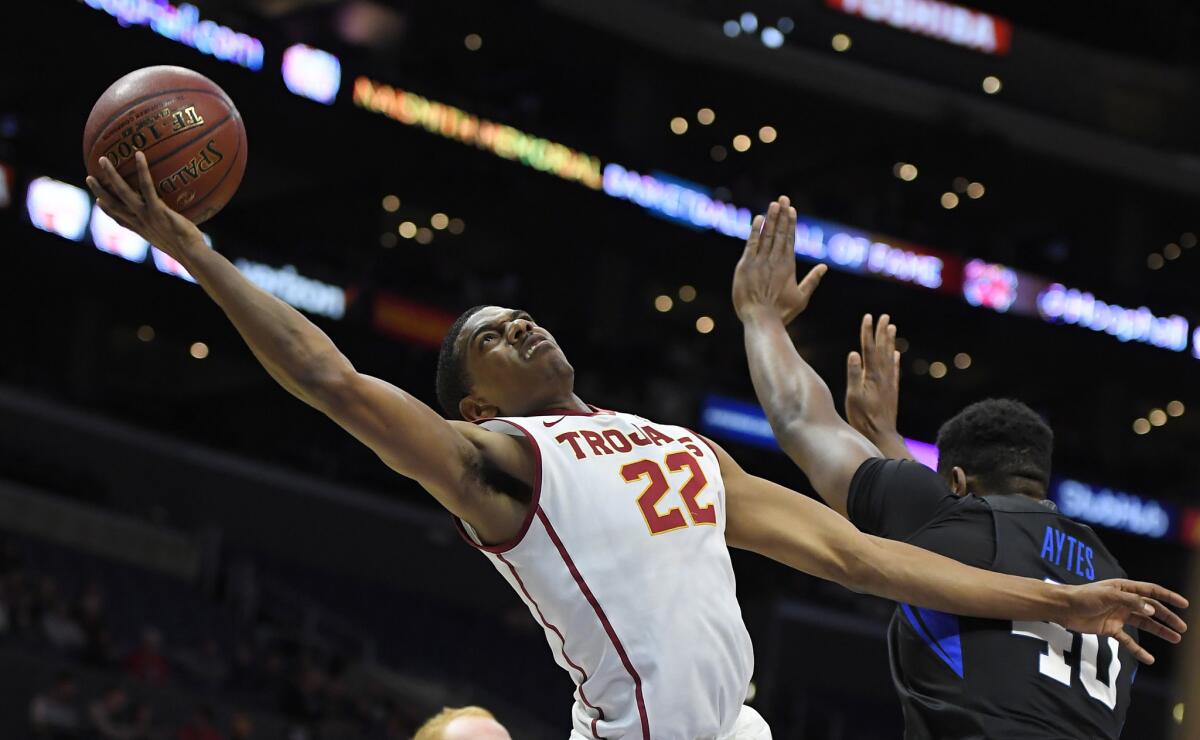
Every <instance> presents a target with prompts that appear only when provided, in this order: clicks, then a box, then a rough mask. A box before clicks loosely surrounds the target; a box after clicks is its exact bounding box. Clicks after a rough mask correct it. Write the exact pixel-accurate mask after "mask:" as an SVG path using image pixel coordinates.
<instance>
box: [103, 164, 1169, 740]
mask: <svg viewBox="0 0 1200 740" xmlns="http://www.w3.org/2000/svg"><path fill="white" fill-rule="evenodd" d="M102 170H103V174H102V178H103V184H102V183H101V182H99V181H97V180H95V179H92V178H89V179H88V186H89V187H90V188H91V189H92V192H93V193H94V194H95V195H96V197H97V200H98V202H99V204H100V206H101V208H103V209H104V210H105V212H107V213H108V214H109V215H110V216H112V217H113V218H115V219H116V220H117V221H118V222H119V223H121V224H122V225H124V226H126V227H128V228H131V229H133V230H134V231H136V232H138V233H139V234H141V235H142V236H143V237H144V238H146V239H147V240H148V241H150V242H151V243H153V244H155V245H156V246H158V247H159V248H160V249H162V250H163V251H165V252H167V253H168V254H170V255H171V256H172V257H174V258H175V259H177V260H179V262H180V263H182V264H183V266H184V267H185V268H186V269H187V270H188V272H189V273H191V275H192V276H193V277H194V278H195V279H196V281H197V282H198V283H199V284H200V286H201V287H203V288H204V290H205V291H206V292H207V293H208V294H209V296H211V297H212V298H213V300H214V301H216V303H217V304H218V305H219V306H220V307H221V308H222V309H223V310H224V311H225V313H226V315H227V316H228V317H229V319H230V320H231V321H232V322H233V324H234V326H235V327H236V328H237V329H238V331H239V332H240V333H241V335H242V337H243V338H244V339H245V340H246V343H247V344H248V345H249V347H250V349H251V351H252V352H253V353H254V355H255V356H256V357H257V358H258V360H259V361H260V362H261V363H262V365H263V367H264V368H266V370H267V372H268V373H270V374H271V376H272V377H273V378H275V380H277V381H278V382H279V383H280V384H281V385H282V386H283V387H284V388H286V389H287V390H288V391H290V392H291V393H292V394H293V395H295V396H296V397H297V398H299V399H301V400H302V401H304V402H305V403H307V404H309V405H311V406H312V407H314V408H316V409H318V410H320V411H321V412H323V413H325V414H326V415H327V416H329V418H331V419H333V420H334V421H335V422H337V423H338V424H339V425H341V426H342V427H343V428H344V429H346V430H347V431H348V432H349V433H350V434H352V435H354V436H355V437H356V438H358V439H359V440H361V441H362V442H363V443H364V444H366V445H368V446H369V447H370V448H371V449H372V450H374V451H375V452H376V453H377V454H378V455H379V457H380V458H381V459H382V460H383V461H384V462H385V463H386V464H387V465H389V466H390V467H392V468H393V469H394V470H395V471H396V472H398V473H400V474H401V475H404V476H406V477H409V478H411V479H413V480H415V481H417V482H418V483H420V484H421V485H422V486H423V487H424V488H425V489H426V490H427V491H429V493H430V494H431V495H432V496H433V497H434V498H435V499H436V500H437V501H438V502H439V503H441V504H442V505H443V506H444V507H445V508H446V509H447V510H449V511H450V512H451V513H452V514H453V515H454V517H455V520H456V522H457V523H458V526H459V527H460V529H461V531H462V532H463V534H464V536H465V537H467V539H468V541H470V542H471V543H472V544H473V545H474V546H476V547H478V548H479V549H480V550H482V551H483V552H484V553H485V554H486V555H487V557H488V558H489V559H490V560H491V561H492V563H493V564H494V565H495V567H496V569H497V570H499V571H500V573H501V575H502V576H504V578H505V579H506V580H507V581H508V582H509V583H510V584H511V585H512V586H513V588H514V589H515V590H516V591H517V593H518V594H519V595H520V597H521V598H522V599H523V600H524V601H525V603H526V604H527V605H528V607H529V610H530V613H531V614H532V615H533V618H534V619H535V620H536V621H537V622H538V624H540V625H541V626H542V628H543V629H544V630H545V633H546V639H547V641H548V642H549V645H550V649H551V652H552V653H553V655H554V659H555V660H556V661H557V662H558V663H559V665H561V666H562V667H563V669H564V670H566V671H567V672H568V674H569V675H570V676H571V679H572V680H573V681H574V683H575V692H574V694H575V704H574V707H573V710H572V718H571V720H572V721H571V728H572V729H571V733H572V737H573V738H575V739H576V740H583V739H586V738H593V739H595V738H606V739H607V740H621V739H626V738H629V739H633V738H637V739H639V740H651V739H653V740H700V739H706V740H718V739H720V740H725V739H728V738H745V739H754V740H765V739H766V738H769V737H770V730H769V729H768V728H767V725H766V723H765V722H764V721H763V720H762V718H761V717H759V716H758V715H757V713H755V712H754V711H753V710H751V709H749V708H747V707H744V706H743V702H744V700H745V697H746V690H747V687H748V685H749V681H750V678H751V673H752V669H753V665H752V662H753V651H752V649H751V644H750V637H749V635H748V634H747V632H746V628H745V626H744V624H743V622H742V618H741V613H740V609H739V607H738V603H737V598H736V595H735V589H734V575H733V570H732V568H731V566H730V559H729V552H728V547H729V546H734V547H740V548H745V549H749V550H753V551H755V552H759V553H761V554H763V555H766V556H768V557H771V558H774V559H775V560H778V561H780V562H783V563H786V564H788V565H790V566H792V567H795V568H798V569H800V570H803V571H805V572H808V573H811V574H813V575H816V576H819V577H822V578H827V579H830V580H833V581H837V582H839V583H842V584H845V585H846V586H848V587H850V588H853V589H855V590H859V591H865V592H869V593H873V594H877V595H879V596H882V597H884V598H889V599H895V600H903V601H905V602H907V603H910V604H913V605H915V606H924V607H929V608H933V609H939V610H943V611H948V612H957V613H961V614H965V615H974V616H983V617H1000V618H1007V619H1025V620H1053V621H1056V622H1058V623H1060V624H1063V625H1064V626H1071V625H1074V628H1077V629H1079V630H1080V631H1084V632H1093V633H1102V634H1114V633H1117V632H1120V628H1121V625H1122V624H1123V623H1124V622H1125V621H1127V620H1130V619H1131V618H1136V617H1137V616H1138V615H1140V614H1143V613H1144V614H1149V613H1151V612H1152V610H1153V609H1154V608H1155V605H1156V604H1157V602H1156V601H1155V600H1154V599H1155V598H1160V599H1163V598H1170V597H1171V596H1172V594H1170V592H1168V591H1166V589H1162V588H1161V587H1158V586H1154V585H1152V584H1142V583H1137V582H1133V581H1106V582H1102V583H1096V584H1091V585H1088V586H1081V587H1063V586H1055V585H1051V584H1047V583H1042V582H1040V581H1036V580H1033V579H1023V578H1015V577H1011V576H1003V575H998V574H995V573H989V572H986V571H982V570H976V569H974V568H969V567H967V566H964V565H961V564H959V563H957V562H955V561H953V560H950V559H947V558H942V557H940V556H937V555H933V554H932V553H928V552H926V551H924V550H919V549H917V548H914V547H911V546H908V545H904V544H902V543H897V542H892V541H888V540H881V539H877V538H874V537H869V536H867V535H864V534H862V533H860V532H859V531H858V530H856V529H855V528H854V527H853V526H852V525H851V524H850V523H848V522H847V521H846V520H844V519H842V518H841V517H840V516H838V515H837V514H836V513H834V512H833V511H831V510H830V509H827V508H826V507H824V506H823V505H821V504H819V503H817V502H815V501H813V500H812V499H810V498H808V497H806V496H803V495H800V494H797V493H794V492H792V491H790V490H788V489H786V488H783V487H781V486H778V485H775V484H774V483H770V482H768V481H766V480H763V479H761V478H757V477H755V476H753V475H750V474H748V473H747V472H745V471H744V470H742V469H741V468H740V467H739V466H738V465H737V463H735V462H734V461H733V460H732V459H731V458H730V457H729V455H728V454H726V453H725V452H724V451H723V450H721V449H720V448H719V447H717V446H716V445H713V444H711V443H710V442H708V441H706V440H704V439H701V438H700V437H699V436H698V435H697V434H695V433H694V432H692V431H690V430H688V429H685V428H683V427H678V426H672V425H667V424H658V423H654V422H651V421H649V420H647V419H643V418H641V417H639V416H636V415H634V414H625V413H617V412H613V411H604V410H600V409H597V408H595V407H593V406H589V405H588V404H585V403H584V402H583V401H582V400H580V398H579V397H578V396H576V395H575V394H574V392H573V387H574V370H573V368H572V367H571V364H570V363H569V362H568V361H567V358H566V356H565V355H564V354H563V352H562V349H561V348H560V347H559V346H558V343H557V342H556V341H555V339H554V337H553V336H552V335H551V334H550V333H549V332H548V331H547V330H546V329H545V328H543V327H541V326H539V325H538V324H537V323H536V322H534V320H533V319H532V318H531V317H530V316H529V315H528V314H525V313H523V312H521V311H516V310H511V309H507V308H501V307H498V306H484V307H477V308H475V309H472V310H471V311H468V312H467V313H465V314H463V316H462V317H461V318H460V319H459V320H458V321H457V322H456V323H455V325H454V327H453V328H452V329H451V331H450V333H449V335H448V336H447V338H446V341H445V344H444V346H443V351H442V355H441V357H440V358H439V368H438V376H439V378H438V381H439V382H438V391H439V397H440V399H441V401H442V404H443V406H444V407H445V409H444V410H445V411H446V413H447V414H448V415H451V416H454V417H459V418H460V419H462V420H453V421H447V420H446V419H443V418H442V417H441V416H439V415H438V414H437V413H436V412H435V411H433V409H431V408H429V407H428V406H426V405H425V404H423V403H421V402H420V401H419V400H417V399H416V398H414V397H413V396H411V395H409V394H408V393H406V392H404V391H402V390H400V389H399V388H396V387H394V386H392V385H390V384H389V383H387V382H385V381H383V380H380V379H378V378H373V377H369V376H367V375H363V374H361V373H359V372H358V371H356V370H355V368H354V366H353V365H351V363H350V361H349V360H347V359H346V357H345V356H343V355H342V354H341V352H339V351H338V349H337V347H335V346H334V344H333V343H332V342H331V341H330V339H329V338H328V337H327V336H326V335H325V334H324V333H323V332H322V331H321V330H320V329H318V328H317V327H316V326H314V325H313V324H312V323H310V322H309V321H308V320H307V319H305V318H304V317H303V316H302V315H301V314H300V313H299V312H297V311H296V310H294V309H292V308H291V307H290V306H288V305H287V304H286V303H284V302H282V301H280V300H278V299H277V298H275V297H273V296H271V295H270V294H268V293H266V292H264V291H262V290H260V289H259V288H257V287H256V286H254V285H253V284H252V283H250V282H249V281H248V280H247V279H246V278H245V277H243V276H242V274H241V273H240V272H238V270H237V269H236V268H235V267H234V266H233V265H232V264H231V263H230V262H229V261H228V260H226V259H225V258H224V257H222V256H221V255H219V254H217V253H216V252H214V251H213V250H211V249H209V248H208V247H207V246H206V245H205V243H204V240H203V238H202V235H201V233H200V231H199V230H198V229H197V228H196V227H195V226H194V225H193V224H192V223H191V222H189V221H188V220H186V219H184V218H183V217H181V216H179V215H177V214H175V213H174V212H173V211H171V210H170V209H169V208H168V207H167V206H166V205H165V204H164V203H163V202H162V201H161V200H160V199H159V198H158V196H157V195H156V194H155V191H154V184H153V182H152V180H151V178H150V173H149V170H148V168H147V166H146V161H145V158H144V157H143V156H142V155H141V154H140V153H139V154H138V155H137V171H138V174H137V186H138V187H137V190H135V189H133V188H131V187H130V186H129V185H128V184H126V183H125V182H124V181H123V180H122V179H121V178H120V177H119V176H118V175H117V174H116V171H115V170H114V169H113V168H112V166H111V165H110V164H109V163H108V162H107V161H104V162H102ZM780 238H782V236H780ZM838 454H840V455H841V458H844V459H840V460H839V463H840V464H841V465H842V467H844V468H845V469H846V471H847V472H846V475H845V480H844V481H841V483H840V484H841V485H849V481H850V476H851V475H852V474H853V472H854V471H855V470H856V469H857V467H858V465H859V464H860V463H861V462H862V461H863V460H865V459H867V458H868V457H873V456H878V454H879V453H878V451H877V450H875V449H874V447H872V446H871V445H870V443H868V442H866V440H865V439H861V441H860V443H859V445H858V447H857V448H856V449H854V450H852V451H850V452H849V453H846V452H845V451H843V452H841V453H838Z"/></svg>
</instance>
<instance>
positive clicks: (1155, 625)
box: [1129, 614, 1183, 643]
mask: <svg viewBox="0 0 1200 740" xmlns="http://www.w3.org/2000/svg"><path fill="white" fill-rule="evenodd" d="M1129 624H1131V625H1133V626H1134V627H1137V628H1138V629H1139V630H1142V631H1143V632H1149V633H1150V634H1152V635H1154V636H1155V637H1157V638H1160V639H1162V640H1166V641H1167V642H1170V643H1177V642H1179V641H1180V640H1182V639H1183V636H1182V635H1180V634H1179V633H1178V632H1176V631H1175V630H1173V629H1171V628H1170V627H1168V626H1166V625H1165V624H1163V623H1162V622H1156V621H1154V620H1153V619H1149V618H1147V617H1143V616H1142V615H1140V614H1134V615H1133V616H1131V617H1130V618H1129Z"/></svg>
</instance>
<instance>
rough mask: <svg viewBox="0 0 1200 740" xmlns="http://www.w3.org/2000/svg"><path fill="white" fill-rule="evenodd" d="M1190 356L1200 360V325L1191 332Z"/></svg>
mask: <svg viewBox="0 0 1200 740" xmlns="http://www.w3.org/2000/svg"><path fill="white" fill-rule="evenodd" d="M1192 357H1195V358H1196V359H1197V360H1200V326H1197V327H1196V330H1195V331H1194V332H1192Z"/></svg>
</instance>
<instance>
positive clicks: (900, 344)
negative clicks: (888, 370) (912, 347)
mask: <svg viewBox="0 0 1200 740" xmlns="http://www.w3.org/2000/svg"><path fill="white" fill-rule="evenodd" d="M896 351H897V352H899V353H900V354H904V353H905V352H907V351H908V340H907V339H905V338H904V337H896Z"/></svg>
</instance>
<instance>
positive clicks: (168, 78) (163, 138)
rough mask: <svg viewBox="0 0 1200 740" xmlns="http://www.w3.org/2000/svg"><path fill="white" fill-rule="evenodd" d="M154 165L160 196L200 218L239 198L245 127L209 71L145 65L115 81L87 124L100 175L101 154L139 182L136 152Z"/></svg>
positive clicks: (88, 153) (87, 151) (91, 162)
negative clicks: (209, 76)
mask: <svg viewBox="0 0 1200 740" xmlns="http://www.w3.org/2000/svg"><path fill="white" fill-rule="evenodd" d="M139 150H140V151H142V152H144V153H145V155H146V161H147V163H148V164H149V165H150V175H151V176H152V177H153V178H154V184H155V188H156V189H157V190H158V194H159V197H161V198H162V199H163V201H164V202H166V204H167V205H169V206H170V207H171V208H173V209H175V210H176V211H178V212H179V213H181V214H183V215H184V216H186V217H187V218H189V219H191V220H192V222H193V223H197V224H199V223H202V222H204V221H206V220H208V219H210V218H212V217H213V216H214V215H215V214H216V213H217V211H219V210H221V209H222V208H224V207H225V204H226V203H228V202H229V200H230V199H231V198H232V197H233V194H234V193H235V192H236V191H237V189H238V185H240V184H241V182H242V175H243V174H244V173H245V171H246V128H245V126H244V125H243V124H242V117H241V116H240V115H239V114H238V112H237V108H235V107H234V105H233V101H232V100H230V99H229V96H228V95H226V94H225V91H224V90H222V89H221V88H219V87H217V85H216V84H215V83H214V82H213V81H212V80H210V79H208V78H207V77H205V76H204V75H201V74H198V73H196V72H193V71H192V70H190V69H185V68H183V67H169V66H159V67H145V68H143V69H139V70H137V71H135V72H130V73H129V74H127V75H125V76H124V77H122V78H121V79H119V80H117V81H116V82H114V83H113V84H112V85H111V86H110V87H109V88H108V89H107V90H105V91H104V94H103V95H101V96H100V99H99V100H97V101H96V105H95V106H93V108H92V112H91V115H89V116H88V121H87V126H86V127H85V128H84V130H83V160H84V164H85V166H86V167H87V171H88V174H89V175H92V176H93V177H97V178H98V177H99V175H100V166H99V164H98V162H99V159H100V157H102V156H104V157H108V158H109V160H111V161H112V163H113V165H114V166H115V167H116V168H117V172H118V173H120V174H121V176H122V177H124V178H125V181H126V182H128V183H129V184H130V185H131V186H132V187H133V188H134V189H135V190H136V189H137V166H136V164H135V162H134V158H133V155H134V152H137V151H139Z"/></svg>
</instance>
